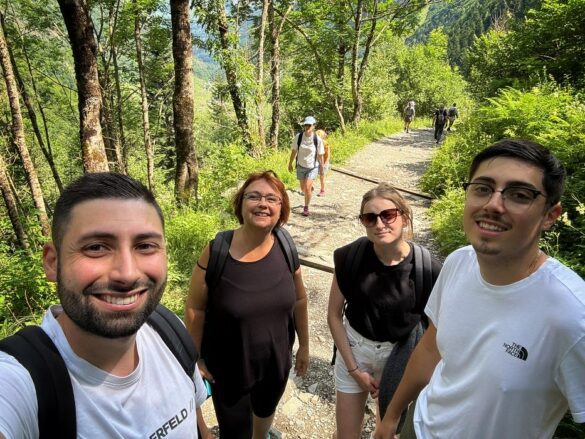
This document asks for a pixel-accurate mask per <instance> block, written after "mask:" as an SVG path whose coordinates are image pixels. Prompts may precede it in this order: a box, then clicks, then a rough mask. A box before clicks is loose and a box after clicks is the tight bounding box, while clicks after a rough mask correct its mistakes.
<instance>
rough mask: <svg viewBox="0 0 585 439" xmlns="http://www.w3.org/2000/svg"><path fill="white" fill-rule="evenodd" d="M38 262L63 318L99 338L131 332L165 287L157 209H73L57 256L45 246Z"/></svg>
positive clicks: (108, 203) (109, 204) (135, 202)
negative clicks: (54, 287) (52, 286)
mask: <svg viewBox="0 0 585 439" xmlns="http://www.w3.org/2000/svg"><path fill="white" fill-rule="evenodd" d="M43 258H44V266H45V272H46V274H47V278H48V279H49V280H52V281H57V290H58V293H59V298H60V300H61V304H62V306H63V311H64V313H65V315H66V318H69V319H70V320H71V321H73V322H74V323H75V324H76V325H77V326H78V327H80V328H81V329H83V330H85V331H87V332H90V333H93V334H95V335H98V336H102V337H108V338H118V337H127V336H130V335H132V334H134V333H136V331H138V329H139V328H140V327H141V326H142V324H143V323H144V322H145V321H146V319H147V318H148V316H149V315H150V313H152V311H153V310H154V308H155V307H156V305H157V304H158V303H159V301H160V298H161V296H162V293H163V291H164V288H165V284H166V277H167V256H166V247H165V241H164V235H163V225H162V222H161V220H160V217H159V216H158V213H157V211H156V209H155V208H154V207H153V206H152V205H151V204H148V203H147V202H145V201H143V200H140V199H95V200H90V201H85V202H82V203H80V204H78V205H76V206H75V207H74V208H73V209H72V211H71V214H70V218H69V222H68V224H67V226H66V229H65V231H64V234H63V237H62V240H61V243H60V246H59V252H58V253H57V250H56V248H55V247H54V245H47V246H46V247H45V250H44V254H43Z"/></svg>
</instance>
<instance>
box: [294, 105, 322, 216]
mask: <svg viewBox="0 0 585 439" xmlns="http://www.w3.org/2000/svg"><path fill="white" fill-rule="evenodd" d="M316 123H317V121H316V120H315V118H314V117H312V116H308V117H306V118H305V120H304V121H303V123H302V125H303V131H302V132H300V133H298V134H297V135H296V136H295V137H294V138H293V140H292V144H291V153H290V159H289V161H288V170H289V172H292V171H293V163H294V162H295V159H296V168H297V179H298V180H299V183H300V186H301V191H302V192H303V194H304V197H305V206H304V207H303V216H309V204H310V202H311V196H312V195H313V194H312V192H313V180H315V178H317V175H319V174H320V173H321V174H324V173H325V169H324V163H323V155H324V154H325V146H324V145H323V139H321V138H320V137H319V136H317V135H316V134H315V124H316ZM299 138H300V139H299ZM299 140H300V141H299Z"/></svg>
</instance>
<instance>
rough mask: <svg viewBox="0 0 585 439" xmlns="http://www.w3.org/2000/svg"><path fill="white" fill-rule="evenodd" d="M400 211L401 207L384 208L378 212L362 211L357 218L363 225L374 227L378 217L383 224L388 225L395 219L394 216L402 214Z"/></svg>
mask: <svg viewBox="0 0 585 439" xmlns="http://www.w3.org/2000/svg"><path fill="white" fill-rule="evenodd" d="M402 213H403V212H402V209H396V208H393V209H385V210H383V211H381V212H380V213H373V212H368V213H362V214H361V215H360V216H358V218H359V220H360V222H361V223H362V224H363V225H364V226H365V227H374V226H375V225H376V223H377V222H378V217H380V219H381V220H382V222H383V223H384V224H385V225H388V224H392V223H393V222H394V221H396V218H398V216H399V215H402Z"/></svg>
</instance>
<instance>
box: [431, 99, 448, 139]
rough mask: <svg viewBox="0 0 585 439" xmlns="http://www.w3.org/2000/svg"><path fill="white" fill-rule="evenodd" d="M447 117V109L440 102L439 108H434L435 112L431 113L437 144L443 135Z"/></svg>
mask: <svg viewBox="0 0 585 439" xmlns="http://www.w3.org/2000/svg"><path fill="white" fill-rule="evenodd" d="M447 117H448V116H447V110H446V109H445V106H444V105H443V104H441V105H440V106H439V108H437V109H436V110H435V114H434V115H433V126H434V127H435V140H436V141H437V145H438V144H439V142H440V141H441V138H442V137H443V129H444V128H445V124H446V123H447Z"/></svg>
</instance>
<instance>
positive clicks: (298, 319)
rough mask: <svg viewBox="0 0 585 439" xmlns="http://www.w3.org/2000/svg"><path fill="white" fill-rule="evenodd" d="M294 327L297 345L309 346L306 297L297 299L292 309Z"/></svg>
mask: <svg viewBox="0 0 585 439" xmlns="http://www.w3.org/2000/svg"><path fill="white" fill-rule="evenodd" d="M294 319H295V328H296V331H297V337H298V338H299V346H307V347H308V346H309V313H308V311H307V298H306V297H303V298H301V299H297V301H296V304H295V310H294Z"/></svg>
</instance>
